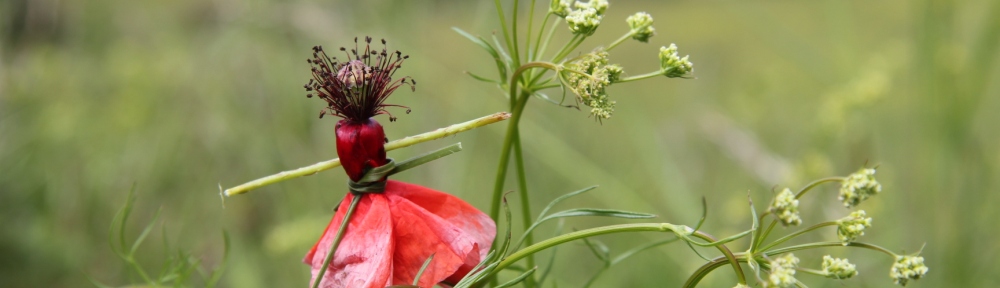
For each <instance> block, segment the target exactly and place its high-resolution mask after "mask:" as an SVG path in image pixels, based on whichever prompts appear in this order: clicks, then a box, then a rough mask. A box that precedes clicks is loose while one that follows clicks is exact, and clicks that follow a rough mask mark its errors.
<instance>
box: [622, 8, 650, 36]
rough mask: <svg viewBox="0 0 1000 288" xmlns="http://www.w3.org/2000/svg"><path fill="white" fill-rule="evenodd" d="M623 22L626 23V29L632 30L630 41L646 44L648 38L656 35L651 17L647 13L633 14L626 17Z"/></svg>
mask: <svg viewBox="0 0 1000 288" xmlns="http://www.w3.org/2000/svg"><path fill="white" fill-rule="evenodd" d="M625 22H628V28H629V29H631V30H632V31H631V34H632V39H635V40H638V41H639V42H642V43H646V42H648V41H649V38H650V37H653V35H656V29H654V28H653V16H650V15H649V13H646V12H638V13H635V14H633V15H632V16H628V18H626V19H625Z"/></svg>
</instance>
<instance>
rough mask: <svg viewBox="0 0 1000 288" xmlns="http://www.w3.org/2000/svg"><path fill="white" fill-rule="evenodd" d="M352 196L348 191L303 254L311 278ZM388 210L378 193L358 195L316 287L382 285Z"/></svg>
mask: <svg viewBox="0 0 1000 288" xmlns="http://www.w3.org/2000/svg"><path fill="white" fill-rule="evenodd" d="M352 197H353V195H351V194H348V195H347V197H345V198H344V201H343V202H341V203H340V207H339V208H337V214H336V215H334V217H333V220H331V221H330V224H329V226H327V229H326V232H324V233H323V237H322V238H320V240H319V242H317V243H316V245H315V246H313V249H312V250H310V251H309V253H308V254H306V258H305V260H304V261H305V262H306V264H309V265H311V266H312V275H313V277H312V279H311V280H310V283H312V282H313V281H316V275H317V274H318V273H319V270H320V268H321V267H323V261H324V258H325V257H326V254H327V253H328V252H329V251H330V244H332V242H333V239H334V237H336V235H337V229H338V228H340V222H342V221H343V219H344V214H345V213H346V212H347V209H348V206H350V203H351V200H352ZM391 217H392V213H391V212H390V208H389V201H387V200H386V197H385V196H384V195H381V194H370V195H365V196H362V198H361V202H359V203H358V207H357V208H356V209H355V210H354V216H352V218H351V223H350V224H348V227H347V232H346V233H344V236H343V239H342V240H341V241H340V246H339V247H338V248H337V253H336V255H334V257H333V261H332V262H330V265H329V267H327V272H326V273H325V274H324V275H323V281H322V283H320V284H321V285H320V287H323V288H334V287H374V288H382V287H385V286H387V285H385V284H386V283H387V282H388V281H389V279H390V277H391V276H392V252H393V247H394V245H393V244H394V241H395V238H394V237H392V219H391Z"/></svg>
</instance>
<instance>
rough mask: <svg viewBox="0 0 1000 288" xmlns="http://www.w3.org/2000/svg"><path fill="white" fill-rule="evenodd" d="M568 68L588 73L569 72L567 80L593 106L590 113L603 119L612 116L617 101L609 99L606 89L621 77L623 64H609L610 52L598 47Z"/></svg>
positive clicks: (584, 101)
mask: <svg viewBox="0 0 1000 288" xmlns="http://www.w3.org/2000/svg"><path fill="white" fill-rule="evenodd" d="M566 68H568V69H570V70H573V71H576V72H582V73H584V74H586V75H584V74H580V73H576V72H569V73H567V77H566V80H567V82H569V84H570V88H571V89H572V90H573V91H574V92H576V94H577V95H579V96H580V99H581V100H583V103H584V104H585V105H587V106H589V107H591V109H590V113H591V114H593V115H594V116H596V117H599V118H603V119H608V118H611V113H613V112H614V111H615V101H612V100H610V99H608V94H607V92H606V91H605V89H606V88H607V87H608V85H611V83H614V82H615V81H618V79H619V78H620V77H621V74H622V68H621V66H618V65H614V64H612V65H608V52H607V51H604V50H602V49H598V50H596V51H594V52H591V53H588V54H586V55H583V56H581V57H580V59H579V60H576V61H573V62H570V63H569V64H567V66H566Z"/></svg>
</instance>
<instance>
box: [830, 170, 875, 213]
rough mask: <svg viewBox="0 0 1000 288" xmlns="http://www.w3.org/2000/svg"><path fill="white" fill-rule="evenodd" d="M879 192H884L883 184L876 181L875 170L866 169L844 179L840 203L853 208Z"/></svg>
mask: <svg viewBox="0 0 1000 288" xmlns="http://www.w3.org/2000/svg"><path fill="white" fill-rule="evenodd" d="M879 192H882V184H879V183H878V181H876V180H875V169H873V168H864V169H861V170H860V171H858V172H856V173H854V174H851V175H850V176H847V179H844V182H843V183H842V184H841V186H840V201H842V202H844V206H845V207H847V208H851V207H854V206H857V205H858V204H860V203H861V201H865V199H868V197H871V196H874V195H875V194H878V193H879Z"/></svg>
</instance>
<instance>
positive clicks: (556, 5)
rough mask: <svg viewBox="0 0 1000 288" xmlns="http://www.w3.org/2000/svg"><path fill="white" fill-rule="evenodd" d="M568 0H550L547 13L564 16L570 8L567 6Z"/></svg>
mask: <svg viewBox="0 0 1000 288" xmlns="http://www.w3.org/2000/svg"><path fill="white" fill-rule="evenodd" d="M569 3H570V1H569V0H552V2H550V3H549V13H552V14H554V15H556V16H559V17H561V18H566V15H569V12H570V11H572V9H570V8H569Z"/></svg>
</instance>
